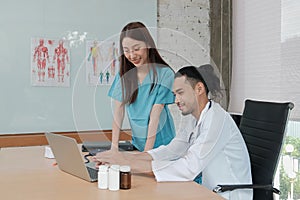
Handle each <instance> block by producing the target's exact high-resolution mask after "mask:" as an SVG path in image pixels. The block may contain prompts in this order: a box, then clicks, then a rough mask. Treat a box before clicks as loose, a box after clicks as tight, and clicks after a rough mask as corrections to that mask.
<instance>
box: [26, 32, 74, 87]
mask: <svg viewBox="0 0 300 200" xmlns="http://www.w3.org/2000/svg"><path fill="white" fill-rule="evenodd" d="M31 84H32V85H33V86H60V87H69V86H70V47H69V45H68V42H66V41H64V40H62V39H59V40H53V39H46V38H33V39H31Z"/></svg>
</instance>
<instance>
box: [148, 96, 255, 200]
mask: <svg viewBox="0 0 300 200" xmlns="http://www.w3.org/2000/svg"><path fill="white" fill-rule="evenodd" d="M210 104H211V105H210ZM191 118H192V119H191V120H189V124H187V125H186V126H185V128H184V129H182V130H180V131H179V132H178V133H177V135H176V137H175V138H174V139H173V140H172V141H171V142H170V143H169V144H168V145H166V146H165V145H163V146H160V147H158V148H156V149H152V150H150V151H148V153H149V154H150V155H151V156H152V158H153V161H152V170H153V173H154V175H155V178H156V180H157V181H158V182H161V181H192V180H193V179H194V178H195V177H196V176H197V175H198V174H199V173H200V172H202V184H203V185H204V186H205V187H207V188H208V189H210V190H212V189H213V188H214V187H216V186H217V185H218V184H251V183H252V178H251V167H250V159H249V155H248V151H247V147H246V145H245V142H244V140H243V138H242V135H241V133H240V131H239V129H238V127H237V126H236V125H235V122H234V121H233V119H232V118H231V116H230V115H229V113H227V112H226V111H225V110H224V109H223V108H222V107H221V106H220V105H219V104H218V103H215V102H213V101H210V102H209V103H208V104H207V105H206V107H205V109H204V110H203V111H202V113H201V115H200V118H199V120H198V121H197V120H196V119H195V118H194V117H191ZM220 195H221V196H223V197H224V198H226V199H231V200H241V199H242V200H248V199H249V200H250V199H252V190H251V189H250V190H249V189H242V190H234V191H231V192H224V193H220Z"/></svg>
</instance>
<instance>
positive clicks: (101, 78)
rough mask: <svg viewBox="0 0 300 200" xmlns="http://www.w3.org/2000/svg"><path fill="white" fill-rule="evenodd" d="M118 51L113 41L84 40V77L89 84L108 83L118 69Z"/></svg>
mask: <svg viewBox="0 0 300 200" xmlns="http://www.w3.org/2000/svg"><path fill="white" fill-rule="evenodd" d="M118 54H119V51H118V47H117V45H116V42H114V41H104V42H102V41H98V40H88V41H87V42H86V78H87V82H88V84H89V85H110V84H111V83H112V81H113V80H114V77H115V75H116V73H117V72H118V70H119V67H118V66H119V61H118V57H119V55H118Z"/></svg>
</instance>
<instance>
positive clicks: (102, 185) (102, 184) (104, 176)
mask: <svg viewBox="0 0 300 200" xmlns="http://www.w3.org/2000/svg"><path fill="white" fill-rule="evenodd" d="M98 188H99V189H107V188H108V166H107V165H100V166H99V170H98Z"/></svg>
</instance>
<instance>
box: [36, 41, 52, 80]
mask: <svg viewBox="0 0 300 200" xmlns="http://www.w3.org/2000/svg"><path fill="white" fill-rule="evenodd" d="M46 61H48V63H49V54H48V48H47V47H46V46H45V45H44V39H40V40H39V45H38V46H37V47H35V49H34V54H33V63H35V62H36V64H37V73H38V81H39V82H44V81H45V69H46ZM33 72H35V71H33Z"/></svg>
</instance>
